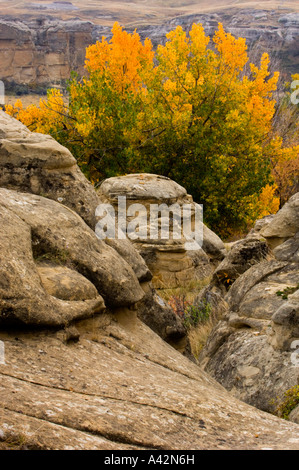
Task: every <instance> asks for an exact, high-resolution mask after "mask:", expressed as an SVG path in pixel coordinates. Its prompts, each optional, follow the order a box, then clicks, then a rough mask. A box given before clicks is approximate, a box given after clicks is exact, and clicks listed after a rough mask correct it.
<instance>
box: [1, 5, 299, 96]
mask: <svg viewBox="0 0 299 470" xmlns="http://www.w3.org/2000/svg"><path fill="white" fill-rule="evenodd" d="M97 21H99V20H97ZM195 22H196V23H202V24H203V26H204V28H205V31H206V33H207V34H209V35H210V36H212V35H213V34H214V32H215V30H216V29H217V27H218V23H219V22H221V23H223V25H224V27H225V29H226V30H227V31H229V32H231V33H232V34H233V35H234V36H236V37H239V36H241V37H245V38H246V39H247V43H248V46H249V50H251V51H253V52H252V54H253V59H254V61H258V60H259V58H260V55H261V53H262V52H269V54H270V57H271V58H272V60H273V59H275V61H277V60H278V61H279V62H280V66H278V65H277V64H276V63H275V67H276V68H277V67H279V68H280V70H281V71H282V72H285V73H296V72H298V71H299V55H298V37H299V14H298V13H295V12H290V11H289V10H255V9H241V10H240V9H235V10H234V9H226V10H223V11H219V12H215V13H205V14H191V15H181V16H176V17H173V18H170V19H169V20H168V21H166V22H164V23H163V24H150V23H148V24H144V23H143V24H141V25H140V26H138V25H134V27H130V26H129V25H128V26H127V25H124V26H125V27H126V29H127V30H128V31H133V30H134V29H135V27H137V31H138V33H139V34H140V36H141V38H142V39H145V38H146V37H149V38H150V39H151V40H152V42H153V44H154V47H156V46H157V45H158V44H161V43H162V44H163V43H165V40H166V37H165V35H166V33H167V32H169V31H170V30H172V29H174V28H175V27H176V26H177V25H182V26H183V28H184V29H185V30H187V31H188V30H189V29H190V28H191V27H192V24H193V23H195ZM104 24H106V23H105V22H103V25H104ZM103 25H99V24H94V23H93V22H92V21H81V20H80V19H74V20H67V21H62V20H59V19H57V18H55V17H52V16H43V17H40V18H39V17H36V18H35V19H33V18H30V17H29V18H28V15H26V16H23V17H20V19H18V20H16V19H13V18H12V17H2V19H0V78H1V79H2V80H5V81H6V82H7V83H17V84H26V85H30V86H31V87H33V88H34V86H42V87H47V86H53V85H58V84H61V83H63V81H64V80H66V79H68V78H69V77H70V73H71V71H72V70H76V71H77V72H78V73H79V74H83V71H84V60H85V50H86V47H87V46H88V45H90V44H92V43H95V42H96V40H98V39H100V38H101V37H102V35H105V36H106V37H108V38H109V36H111V25H109V26H107V25H106V26H103ZM254 51H256V53H255V52H254Z"/></svg>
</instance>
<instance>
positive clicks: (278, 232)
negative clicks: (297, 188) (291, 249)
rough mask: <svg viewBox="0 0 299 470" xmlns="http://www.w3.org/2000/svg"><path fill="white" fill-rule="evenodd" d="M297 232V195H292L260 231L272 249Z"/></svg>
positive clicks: (298, 225)
mask: <svg viewBox="0 0 299 470" xmlns="http://www.w3.org/2000/svg"><path fill="white" fill-rule="evenodd" d="M298 231H299V193H296V194H294V196H292V197H291V198H290V199H289V201H288V202H287V203H286V204H285V205H284V206H283V207H282V209H281V210H280V211H278V212H277V214H275V216H274V217H273V219H272V220H271V222H270V223H269V224H268V225H266V226H265V227H264V228H263V229H262V230H261V232H260V233H261V235H262V236H263V237H265V238H266V239H267V241H268V243H269V244H270V246H271V247H272V248H275V247H276V246H278V245H280V244H281V243H283V242H285V241H286V240H288V239H289V238H291V237H294V236H295V235H296V233H297V232H298Z"/></svg>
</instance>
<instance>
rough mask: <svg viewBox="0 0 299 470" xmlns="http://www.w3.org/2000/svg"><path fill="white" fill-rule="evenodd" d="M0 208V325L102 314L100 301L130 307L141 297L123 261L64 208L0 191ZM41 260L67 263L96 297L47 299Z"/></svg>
mask: <svg viewBox="0 0 299 470" xmlns="http://www.w3.org/2000/svg"><path fill="white" fill-rule="evenodd" d="M0 210H1V217H2V218H3V220H5V224H2V225H1V226H0V230H1V250H0V252H1V254H0V256H1V276H0V279H1V280H0V285H1V288H2V292H1V295H0V298H1V300H0V302H1V322H2V323H3V322H10V321H17V320H18V321H21V322H24V323H27V324H35V323H36V324H48V325H59V324H64V323H65V322H68V321H72V320H74V319H75V318H84V317H88V316H92V315H93V314H94V313H95V312H98V311H102V310H103V309H104V301H103V298H104V300H105V302H106V303H107V305H110V306H124V305H132V304H134V303H136V302H138V301H140V300H141V299H142V298H143V296H144V292H143V290H142V288H141V287H140V284H139V282H138V279H137V277H136V275H135V273H134V272H133V270H132V268H131V267H130V266H129V265H128V263H127V262H126V261H125V260H124V259H123V258H122V257H121V256H120V255H119V254H118V253H117V252H116V251H115V250H114V249H113V248H111V247H109V246H108V245H106V244H105V243H104V242H102V241H100V240H98V239H97V237H96V235H95V233H94V232H93V231H92V230H91V229H90V228H89V227H88V226H87V225H86V224H85V223H84V222H83V220H82V219H81V218H80V217H79V216H78V215H77V214H76V213H74V212H73V211H71V210H70V209H68V208H67V207H65V206H62V205H60V204H59V203H56V202H54V201H51V200H50V199H46V198H43V197H40V196H35V195H31V194H25V193H17V192H15V191H10V190H7V189H0ZM45 258H46V259H48V260H49V259H51V260H52V262H54V263H55V264H58V265H59V264H61V263H64V264H66V263H70V264H71V265H72V266H73V267H74V268H75V269H76V270H77V271H78V273H80V275H81V276H84V277H85V278H86V282H85V284H86V283H88V282H89V283H92V284H93V286H94V288H95V289H96V291H97V293H98V294H97V296H96V297H95V298H91V299H90V300H82V301H81V302H80V301H78V302H77V301H73V302H72V301H65V300H60V299H58V298H56V297H53V296H52V295H49V293H48V292H47V290H45V288H44V286H43V285H42V282H41V278H40V276H39V274H38V270H37V265H36V262H40V261H41V260H44V259H45ZM87 280H88V281H87ZM88 285H89V286H90V284H88ZM93 292H94V294H95V290H93ZM52 294H54V291H52Z"/></svg>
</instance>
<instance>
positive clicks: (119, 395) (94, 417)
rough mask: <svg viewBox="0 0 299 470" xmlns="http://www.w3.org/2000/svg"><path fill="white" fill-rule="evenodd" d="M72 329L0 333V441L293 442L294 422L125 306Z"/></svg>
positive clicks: (151, 445) (173, 445) (107, 444)
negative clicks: (241, 395) (224, 379)
mask: <svg viewBox="0 0 299 470" xmlns="http://www.w3.org/2000/svg"><path fill="white" fill-rule="evenodd" d="M77 328H78V330H79V331H80V333H81V336H80V340H79V342H77V343H71V344H69V345H66V344H65V343H63V342H62V341H61V337H60V332H58V333H53V332H35V333H29V332H27V333H25V332H23V333H21V332H17V331H14V332H13V333H3V332H2V333H1V334H0V338H1V340H2V341H3V342H4V345H5V362H6V363H5V364H2V365H0V376H1V381H0V417H1V418H0V440H1V441H2V446H5V445H9V443H11V442H13V443H15V445H16V446H19V447H20V446H21V443H22V445H23V447H24V446H25V447H26V448H36V449H108V450H109V449H120V450H121V449H140V450H142V449H145V448H146V449H167V450H171V449H182V450H183V449H184V450H196V449H264V448H271V449H299V427H298V425H296V424H293V423H289V422H286V421H283V420H280V419H279V418H276V417H274V416H272V415H270V414H267V413H264V412H261V411H258V410H256V409H255V408H253V407H251V406H249V405H246V404H244V403H242V402H240V401H238V400H237V399H236V398H234V397H232V396H231V395H230V394H229V393H228V392H227V391H225V390H224V389H223V388H222V387H221V386H220V385H219V384H218V383H217V382H215V381H214V380H213V379H212V378H210V377H209V376H208V375H206V374H205V373H204V372H202V370H201V369H200V368H199V367H198V366H196V365H195V364H194V363H192V362H190V361H189V360H188V359H187V358H185V357H183V356H182V355H181V354H180V353H178V352H177V351H175V350H174V349H173V348H172V347H171V346H169V345H168V344H167V343H165V342H164V341H163V340H162V339H161V338H160V337H158V336H157V335H156V334H155V333H154V332H152V331H151V330H150V329H149V328H148V327H147V326H146V325H144V324H143V323H141V322H140V321H139V320H138V319H137V318H135V317H133V316H132V312H127V311H125V310H123V311H119V312H118V313H117V314H115V315H111V316H109V315H103V316H99V317H98V320H97V321H96V319H94V320H88V321H86V322H85V323H84V324H83V323H82V324H79V325H77ZM247 375H248V374H247Z"/></svg>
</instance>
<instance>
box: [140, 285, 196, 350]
mask: <svg viewBox="0 0 299 470" xmlns="http://www.w3.org/2000/svg"><path fill="white" fill-rule="evenodd" d="M142 287H143V289H144V291H145V296H144V298H143V299H142V300H141V301H140V302H139V303H138V304H137V307H136V308H137V315H138V317H139V318H140V319H141V320H142V321H143V322H144V323H145V324H146V325H148V326H149V327H150V328H151V329H152V330H153V331H155V332H156V333H157V334H159V335H160V336H161V338H163V339H164V340H166V341H168V342H171V343H173V344H175V347H176V348H177V349H180V350H181V352H187V351H188V340H187V331H186V328H185V327H184V326H183V323H182V321H181V319H180V318H179V317H178V316H177V315H176V314H175V313H174V311H173V310H172V309H171V308H170V307H169V306H168V305H167V304H166V303H165V302H164V300H163V299H162V298H161V297H160V296H159V295H158V294H157V292H156V291H155V289H153V287H152V285H151V283H144V284H142ZM179 340H181V344H179V343H180V341H179Z"/></svg>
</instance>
